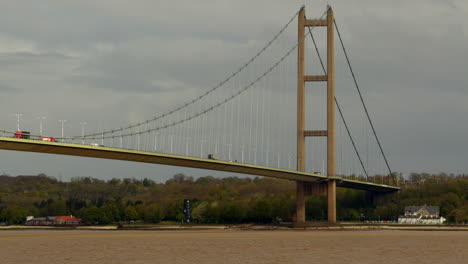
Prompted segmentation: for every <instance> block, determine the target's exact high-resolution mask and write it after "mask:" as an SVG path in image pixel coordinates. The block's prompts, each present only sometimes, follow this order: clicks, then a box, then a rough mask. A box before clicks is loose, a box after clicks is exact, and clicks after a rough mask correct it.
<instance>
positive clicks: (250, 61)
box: [57, 11, 299, 139]
mask: <svg viewBox="0 0 468 264" xmlns="http://www.w3.org/2000/svg"><path fill="white" fill-rule="evenodd" d="M298 14H299V11H298V12H296V13H295V14H294V16H293V17H292V18H291V19H290V20H289V21H288V23H286V25H284V26H283V27H282V28H281V30H280V31H279V32H278V33H277V34H276V35H275V36H274V37H273V38H272V39H271V40H270V41H269V42H268V43H267V44H266V45H265V46H264V47H263V48H262V49H260V51H258V52H257V54H256V55H255V56H254V57H252V58H251V59H250V60H248V61H247V62H246V63H245V64H244V65H242V66H241V67H240V68H239V69H238V70H237V71H235V72H233V73H232V74H231V75H229V76H228V77H227V78H226V79H224V80H223V81H221V82H220V83H218V84H217V85H216V86H214V87H213V88H211V89H210V90H208V91H206V92H205V93H203V94H201V95H200V96H198V97H196V98H195V99H193V100H191V101H189V102H187V103H185V104H183V105H181V106H179V107H177V108H175V109H173V110H171V111H168V112H165V113H163V114H161V115H158V116H155V117H153V118H151V119H148V120H145V121H142V122H139V123H136V124H133V125H129V126H127V127H121V128H115V129H111V130H107V131H104V132H100V133H92V134H87V135H85V136H84V137H85V138H89V137H93V136H96V135H102V134H112V133H115V132H118V131H123V130H127V129H131V128H134V127H138V126H141V125H144V124H147V123H150V122H153V121H156V120H159V119H161V118H164V117H166V116H168V115H171V114H173V113H175V112H177V111H179V110H182V109H184V108H186V107H188V106H190V105H192V104H194V103H196V102H198V101H200V100H201V99H203V98H204V97H206V96H207V95H209V94H211V93H212V92H214V91H215V90H217V89H218V88H220V87H221V86H223V85H224V84H225V83H227V82H228V81H230V80H231V79H232V78H234V77H235V76H237V75H238V74H239V73H240V72H242V71H243V70H244V69H245V68H247V66H249V65H250V64H251V63H252V62H253V61H255V60H256V59H257V58H258V57H259V56H260V55H261V54H262V53H263V52H264V51H265V50H266V49H268V48H269V47H270V46H271V44H272V43H273V42H274V41H275V40H276V39H277V38H278V37H279V36H280V35H281V34H282V33H283V32H284V31H285V30H286V28H288V26H289V25H290V24H291V23H292V22H293V21H294V19H295V18H296V17H297V15H298ZM72 138H82V136H80V137H78V136H73V137H63V138H57V139H72Z"/></svg>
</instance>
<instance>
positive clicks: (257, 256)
mask: <svg viewBox="0 0 468 264" xmlns="http://www.w3.org/2000/svg"><path fill="white" fill-rule="evenodd" d="M0 263H2V264H5V263H28V264H31V263H48V264H50V263H67V264H70V263H80V264H83V263H85V264H90V263H242V264H245V263H372V264H375V263H468V232H466V231H395V230H378V231H85V230H79V231H78V230H77V231H74V230H69V231H67V230H18V231H16V230H8V231H0Z"/></svg>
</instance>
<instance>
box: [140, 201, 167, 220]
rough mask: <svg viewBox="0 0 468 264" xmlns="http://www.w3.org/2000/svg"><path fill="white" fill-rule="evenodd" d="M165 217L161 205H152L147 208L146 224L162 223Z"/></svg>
mask: <svg viewBox="0 0 468 264" xmlns="http://www.w3.org/2000/svg"><path fill="white" fill-rule="evenodd" d="M163 217H164V215H163V212H162V209H161V207H159V205H157V204H150V205H148V206H147V207H146V208H145V212H144V220H145V223H152V224H157V223H159V222H161V219H163Z"/></svg>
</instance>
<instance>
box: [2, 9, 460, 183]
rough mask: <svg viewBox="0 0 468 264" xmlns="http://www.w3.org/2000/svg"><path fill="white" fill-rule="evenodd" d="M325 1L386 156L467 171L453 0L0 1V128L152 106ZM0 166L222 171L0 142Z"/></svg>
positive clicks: (14, 170)
mask: <svg viewBox="0 0 468 264" xmlns="http://www.w3.org/2000/svg"><path fill="white" fill-rule="evenodd" d="M327 2H328V3H330V4H331V5H332V7H333V9H334V10H335V18H336V21H337V23H338V24H339V25H340V27H341V30H342V34H343V38H344V40H345V42H346V44H347V49H348V51H349V53H350V55H351V58H352V63H353V65H354V68H355V72H356V73H357V75H358V79H359V82H360V86H361V88H362V89H363V92H364V94H365V96H366V101H367V102H368V107H369V109H370V112H371V115H372V117H373V119H374V122H375V126H376V128H377V131H378V132H379V135H380V137H381V140H382V143H383V146H384V149H385V151H386V152H387V155H388V159H389V162H390V164H391V167H392V169H393V170H395V171H399V172H403V173H409V172H423V171H425V172H433V173H437V172H442V171H443V172H453V173H467V172H468V162H467V161H468V140H467V139H466V135H467V134H468V133H467V132H468V104H467V102H468V68H467V65H468V64H467V63H468V52H467V47H468V2H467V1H462V0H459V1H457V0H453V1H450V0H445V1H436V0H426V1H422V0H419V1H418V0H415V1H402V0H395V1H370V0H369V1H344V0H343V1H324V0H323V1H305V2H304V1H293V0H290V1H283V0H268V1H266V0H259V1H245V0H236V1H222V0H221V1H220V0H217V1H208V0H207V1H155V0H151V1H149V0H148V1H143V0H135V1H120V0H102V1H87V0H81V1H63V0H57V1H52V0H49V1H36V0H31V1H26V0H24V1H5V0H0V3H1V6H2V8H1V9H0V113H1V114H0V122H1V124H2V125H1V126H0V127H1V128H6V129H8V130H14V129H15V128H16V120H15V116H14V114H15V113H23V114H24V123H23V124H22V126H23V127H25V128H28V127H34V128H35V129H36V130H37V127H38V121H37V119H36V117H38V116H46V117H47V120H46V121H45V123H44V128H45V130H46V131H47V132H48V133H50V134H55V135H57V134H58V133H59V126H58V122H57V120H59V119H67V120H69V121H68V124H67V126H68V129H70V130H75V131H79V127H80V125H79V122H82V121H86V122H88V124H89V125H90V126H91V125H93V124H94V125H96V126H97V125H100V126H102V125H105V123H106V122H107V123H113V124H115V123H118V122H120V123H121V124H127V123H129V122H136V121H139V120H142V119H145V118H148V117H151V116H152V115H154V114H157V113H160V112H161V111H164V110H167V109H169V108H170V107H171V106H173V105H176V104H178V103H181V102H183V101H187V100H188V99H190V98H192V97H194V96H195V95H197V94H199V93H201V92H203V91H204V90H205V89H207V87H212V86H214V85H215V84H216V83H217V82H219V81H220V80H222V79H224V78H225V77H226V76H227V75H228V74H230V73H231V72H232V71H234V70H235V69H237V68H238V67H239V66H240V65H241V64H242V63H243V62H245V61H246V60H248V59H249V58H250V57H252V56H253V55H255V53H256V52H257V51H258V49H260V48H261V47H263V46H264V45H265V43H266V42H267V41H268V40H269V39H271V37H272V36H273V34H275V33H276V32H277V31H278V30H279V29H280V28H281V27H282V26H283V25H284V24H285V23H286V22H287V21H288V19H289V18H291V17H292V15H293V14H294V13H295V12H296V11H297V10H298V9H299V8H300V6H301V5H303V4H305V5H306V14H307V16H308V17H318V16H320V15H321V14H322V13H323V11H324V10H325V7H326V4H327ZM295 23H296V22H294V24H293V27H296V24H295ZM337 44H338V43H337ZM351 111H352V110H351ZM351 116H352V114H351ZM0 169H1V170H3V172H5V173H8V174H10V175H17V174H38V173H46V174H49V175H52V176H56V177H62V178H63V179H64V180H67V179H69V178H71V177H75V176H93V177H100V178H103V179H108V178H111V177H119V178H123V177H135V178H144V177H151V178H153V179H155V180H165V179H167V178H168V177H171V176H172V175H173V174H175V173H177V172H183V173H186V174H190V175H206V174H212V175H228V174H221V173H218V172H206V171H199V170H191V169H184V168H173V167H168V166H159V165H147V164H137V163H128V162H118V161H105V160H94V159H87V158H75V157H61V156H52V155H38V154H30V153H19V152H11V151H0ZM3 172H2V171H0V173H3Z"/></svg>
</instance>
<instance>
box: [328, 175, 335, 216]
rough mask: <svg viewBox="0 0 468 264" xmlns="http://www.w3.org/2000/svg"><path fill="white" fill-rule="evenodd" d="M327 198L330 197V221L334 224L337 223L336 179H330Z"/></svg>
mask: <svg viewBox="0 0 468 264" xmlns="http://www.w3.org/2000/svg"><path fill="white" fill-rule="evenodd" d="M327 198H328V222H329V223H332V224H334V223H336V181H335V180H330V181H328V190H327Z"/></svg>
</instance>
